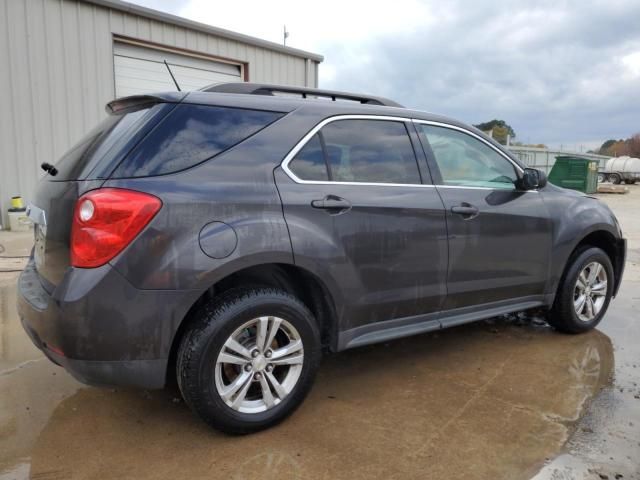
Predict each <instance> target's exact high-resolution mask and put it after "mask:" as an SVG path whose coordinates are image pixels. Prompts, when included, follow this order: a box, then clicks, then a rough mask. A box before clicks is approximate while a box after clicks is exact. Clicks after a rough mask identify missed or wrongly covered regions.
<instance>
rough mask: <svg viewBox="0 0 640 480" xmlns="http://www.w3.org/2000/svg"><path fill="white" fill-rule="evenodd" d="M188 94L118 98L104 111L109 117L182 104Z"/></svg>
mask: <svg viewBox="0 0 640 480" xmlns="http://www.w3.org/2000/svg"><path fill="white" fill-rule="evenodd" d="M186 95H187V92H160V93H154V94H152V95H132V96H130V97H122V98H116V99H115V100H113V101H111V102H109V103H107V105H106V106H105V107H104V109H105V110H106V111H107V113H108V114H109V115H119V114H121V113H128V112H134V111H136V110H140V109H142V108H148V107H150V106H152V105H155V104H157V103H180V102H181V101H182V100H183V99H184V97H185V96H186Z"/></svg>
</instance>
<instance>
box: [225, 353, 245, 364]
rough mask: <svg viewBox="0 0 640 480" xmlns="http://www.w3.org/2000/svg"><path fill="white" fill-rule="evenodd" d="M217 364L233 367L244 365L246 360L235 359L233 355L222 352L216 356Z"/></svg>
mask: <svg viewBox="0 0 640 480" xmlns="http://www.w3.org/2000/svg"><path fill="white" fill-rule="evenodd" d="M218 363H232V364H234V365H246V363H247V359H246V358H241V357H236V356H235V355H231V354H230V353H225V352H222V353H221V354H220V356H218Z"/></svg>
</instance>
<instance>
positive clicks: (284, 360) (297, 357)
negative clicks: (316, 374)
mask: <svg viewBox="0 0 640 480" xmlns="http://www.w3.org/2000/svg"><path fill="white" fill-rule="evenodd" d="M303 361H304V355H303V354H302V353H298V354H293V355H288V356H286V357H280V358H276V359H275V360H270V361H269V363H271V364H272V365H275V366H278V365H302V363H303Z"/></svg>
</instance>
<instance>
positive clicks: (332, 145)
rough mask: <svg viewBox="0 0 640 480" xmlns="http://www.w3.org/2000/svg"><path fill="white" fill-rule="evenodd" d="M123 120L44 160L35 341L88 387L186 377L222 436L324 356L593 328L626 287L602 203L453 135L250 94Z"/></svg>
mask: <svg viewBox="0 0 640 480" xmlns="http://www.w3.org/2000/svg"><path fill="white" fill-rule="evenodd" d="M107 111H108V112H109V114H110V115H109V117H108V118H107V119H106V120H105V121H104V122H103V123H101V124H100V125H99V126H98V127H96V128H95V129H94V130H92V131H91V132H90V133H89V134H88V135H87V136H86V137H85V138H83V139H82V140H81V141H80V142H79V143H78V144H77V145H76V146H75V147H73V148H72V149H71V150H70V151H69V152H68V153H67V154H66V155H64V157H63V158H62V159H60V160H59V162H57V163H56V164H55V165H51V164H43V168H44V169H45V170H46V171H47V173H48V175H47V176H45V178H43V180H42V181H41V183H40V185H39V188H38V191H37V194H36V195H35V198H34V201H33V205H31V206H30V208H29V215H30V217H31V218H32V219H33V221H34V223H35V247H34V250H33V254H32V257H31V259H30V261H29V263H28V265H27V267H26V268H25V270H24V272H23V273H22V275H21V276H20V280H19V291H20V295H19V300H18V303H19V305H18V308H19V312H20V316H21V319H22V322H23V325H24V328H25V330H26V332H27V333H28V334H29V336H30V337H31V339H32V340H33V342H34V343H35V344H36V345H37V346H38V347H39V348H40V349H41V350H42V351H43V352H44V353H45V355H46V356H47V357H49V358H50V359H51V360H52V361H53V362H55V363H57V364H59V365H62V366H63V367H64V368H65V369H67V370H68V371H69V372H70V373H71V374H72V375H73V376H74V377H76V378H77V379H78V380H80V381H82V382H86V383H89V384H96V385H131V386H137V387H142V388H162V387H165V386H166V385H168V384H171V383H172V382H175V381H176V380H177V384H178V386H179V388H180V391H181V393H182V395H183V397H184V399H185V401H186V403H187V404H188V405H189V406H190V407H191V408H192V409H193V411H194V412H196V413H197V414H198V415H199V416H200V417H201V418H202V419H204V420H205V421H206V422H207V423H209V424H210V425H212V426H214V427H216V428H219V429H221V430H223V431H226V432H230V433H248V432H252V431H256V430H259V429H262V428H266V427H268V426H271V425H273V424H275V423H277V422H279V421H281V420H282V419H283V418H285V417H286V416H287V415H288V414H290V413H291V412H292V411H293V410H294V409H295V408H296V407H297V406H298V405H299V404H300V403H301V401H302V400H303V398H304V397H305V395H306V394H307V392H308V391H309V389H310V387H311V384H312V382H313V379H314V375H315V373H316V371H317V369H318V366H319V362H320V357H321V353H322V352H323V351H330V352H338V351H341V350H345V349H347V348H353V347H358V346H361V345H367V344H372V343H377V342H381V341H387V340H391V339H395V338H400V337H404V336H407V335H413V334H417V333H422V332H428V331H433V330H438V329H441V328H446V327H451V326H454V325H460V324H463V323H467V322H472V321H476V320H480V319H485V318H488V317H493V316H496V315H501V314H507V313H510V312H516V311H522V310H527V309H541V310H543V311H544V312H546V316H547V319H548V322H549V323H550V324H551V325H552V326H553V327H555V328H556V329H557V330H559V331H561V332H568V333H579V332H584V331H586V330H589V329H591V328H593V327H594V326H596V325H597V324H598V322H600V320H601V319H602V317H603V316H604V314H605V311H606V310H607V306H608V305H609V301H610V299H611V298H612V297H613V296H615V294H616V292H617V290H618V287H619V285H620V280H621V277H622V271H623V266H624V260H625V251H626V247H625V240H624V239H623V237H622V232H621V230H620V227H619V225H618V222H617V221H616V219H615V217H614V215H613V214H612V213H611V211H610V210H609V209H608V208H607V207H606V206H605V205H604V204H603V203H601V202H600V201H598V200H597V199H594V198H592V197H589V196H586V195H583V194H580V193H576V192H573V191H568V190H564V189H561V188H558V187H555V186H553V185H551V184H547V182H546V177H545V175H544V174H543V173H542V172H540V171H537V170H533V169H530V168H525V166H524V165H522V164H521V163H520V162H519V161H518V160H517V159H516V158H514V157H513V156H512V155H511V154H510V153H509V152H508V151H507V150H505V149H504V148H503V147H502V146H500V145H499V144H497V143H495V142H494V141H493V140H491V139H490V138H487V137H486V136H485V135H483V134H482V133H481V132H479V131H477V130H475V129H474V128H472V127H469V126H467V125H465V124H463V123H460V122H457V121H455V120H452V119H450V118H446V117H441V116H437V115H432V114H428V113H424V112H419V111H413V110H409V109H405V108H402V107H401V106H400V105H398V104H396V103H394V102H392V101H390V100H386V99H382V98H376V97H369V96H363V95H356V94H346V93H339V92H331V91H324V90H315V89H302V88H299V89H297V88H290V87H282V86H273V85H259V84H250V83H245V84H223V85H218V86H214V87H211V88H208V89H205V90H203V91H198V92H191V93H178V92H174V93H167V94H157V95H146V96H135V97H127V98H123V99H119V100H115V101H113V102H111V103H110V104H108V105H107ZM371 368H375V366H374V365H372V366H371Z"/></svg>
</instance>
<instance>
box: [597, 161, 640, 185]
mask: <svg viewBox="0 0 640 480" xmlns="http://www.w3.org/2000/svg"><path fill="white" fill-rule="evenodd" d="M606 181H610V182H611V183H615V184H619V183H622V182H624V183H626V184H629V185H630V184H632V183H636V182H637V181H640V158H632V157H616V158H611V159H609V160H607V163H606V164H605V166H604V169H603V170H601V171H600V172H598V182H606Z"/></svg>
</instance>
